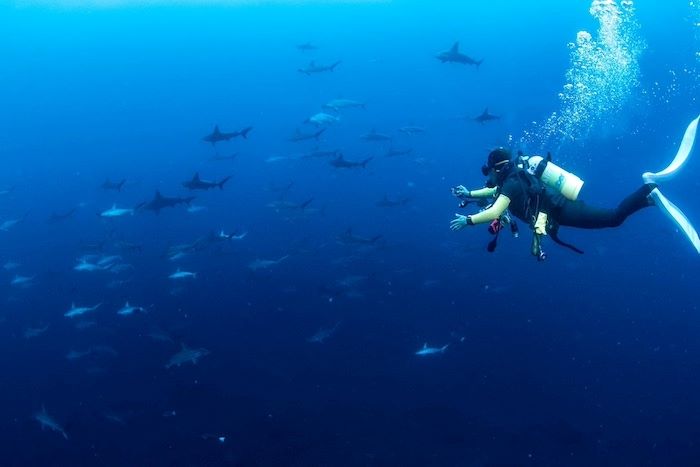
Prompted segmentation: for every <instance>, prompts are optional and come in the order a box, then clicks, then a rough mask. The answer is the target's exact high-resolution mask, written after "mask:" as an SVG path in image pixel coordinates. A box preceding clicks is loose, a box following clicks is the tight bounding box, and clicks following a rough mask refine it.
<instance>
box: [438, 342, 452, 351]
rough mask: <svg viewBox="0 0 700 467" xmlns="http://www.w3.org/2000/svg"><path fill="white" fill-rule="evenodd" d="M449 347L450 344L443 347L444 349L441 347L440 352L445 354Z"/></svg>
mask: <svg viewBox="0 0 700 467" xmlns="http://www.w3.org/2000/svg"><path fill="white" fill-rule="evenodd" d="M449 346H450V344H445V345H443V346H442V347H440V352H445V350H447V348H448V347H449Z"/></svg>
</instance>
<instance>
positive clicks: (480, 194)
mask: <svg viewBox="0 0 700 467" xmlns="http://www.w3.org/2000/svg"><path fill="white" fill-rule="evenodd" d="M496 191H497V188H495V187H494V188H479V189H478V190H473V191H470V190H467V189H466V188H465V187H464V185H459V186H456V187H454V188H452V194H453V195H455V196H456V197H457V198H459V199H465V198H492V197H494V196H496Z"/></svg>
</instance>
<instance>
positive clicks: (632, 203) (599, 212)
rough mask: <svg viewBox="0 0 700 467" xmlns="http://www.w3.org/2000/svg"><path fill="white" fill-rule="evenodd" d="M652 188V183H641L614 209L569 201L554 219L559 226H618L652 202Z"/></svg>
mask: <svg viewBox="0 0 700 467" xmlns="http://www.w3.org/2000/svg"><path fill="white" fill-rule="evenodd" d="M654 188H655V185H652V184H645V185H642V186H641V187H640V188H639V189H638V190H637V191H635V192H634V193H632V194H631V195H629V196H628V197H627V198H625V199H623V200H622V202H621V203H620V204H619V205H618V206H617V207H616V208H614V209H607V208H599V207H595V206H589V205H587V204H585V203H584V202H582V201H569V202H567V203H566V204H564V205H563V206H562V207H561V209H560V210H559V212H558V213H557V215H556V216H555V220H556V221H557V223H558V224H559V225H561V226H568V227H579V228H581V229H601V228H605V227H618V226H619V225H621V224H622V223H623V222H624V221H625V219H627V218H628V217H629V216H631V215H632V214H634V213H635V212H637V211H639V210H640V209H642V208H645V207H647V206H651V205H652V204H653V203H652V202H651V201H650V199H649V197H648V196H649V193H650V192H651V191H652V190H653V189H654Z"/></svg>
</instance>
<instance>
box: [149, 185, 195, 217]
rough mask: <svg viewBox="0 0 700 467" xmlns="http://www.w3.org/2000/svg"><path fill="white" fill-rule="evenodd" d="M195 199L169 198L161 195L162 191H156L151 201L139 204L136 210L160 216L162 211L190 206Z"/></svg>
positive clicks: (192, 197)
mask: <svg viewBox="0 0 700 467" xmlns="http://www.w3.org/2000/svg"><path fill="white" fill-rule="evenodd" d="M194 199H195V197H194V196H187V197H185V198H181V197H179V196H176V197H174V198H169V197H167V196H163V195H161V194H160V191H159V190H156V194H155V196H154V197H153V199H152V200H151V201H147V202H144V203H141V204H139V205H138V206H137V207H136V209H148V210H149V211H153V212H155V213H156V214H160V210H161V209H164V208H172V207H175V206H177V205H178V204H190V203H191V202H192V200H194Z"/></svg>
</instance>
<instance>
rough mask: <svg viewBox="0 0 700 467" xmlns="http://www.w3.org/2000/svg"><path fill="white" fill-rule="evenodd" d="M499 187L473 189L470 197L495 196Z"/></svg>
mask: <svg viewBox="0 0 700 467" xmlns="http://www.w3.org/2000/svg"><path fill="white" fill-rule="evenodd" d="M497 190H498V188H496V187H493V188H487V187H484V188H479V189H478V190H472V191H470V192H469V197H470V198H493V197H494V196H496V191H497Z"/></svg>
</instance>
